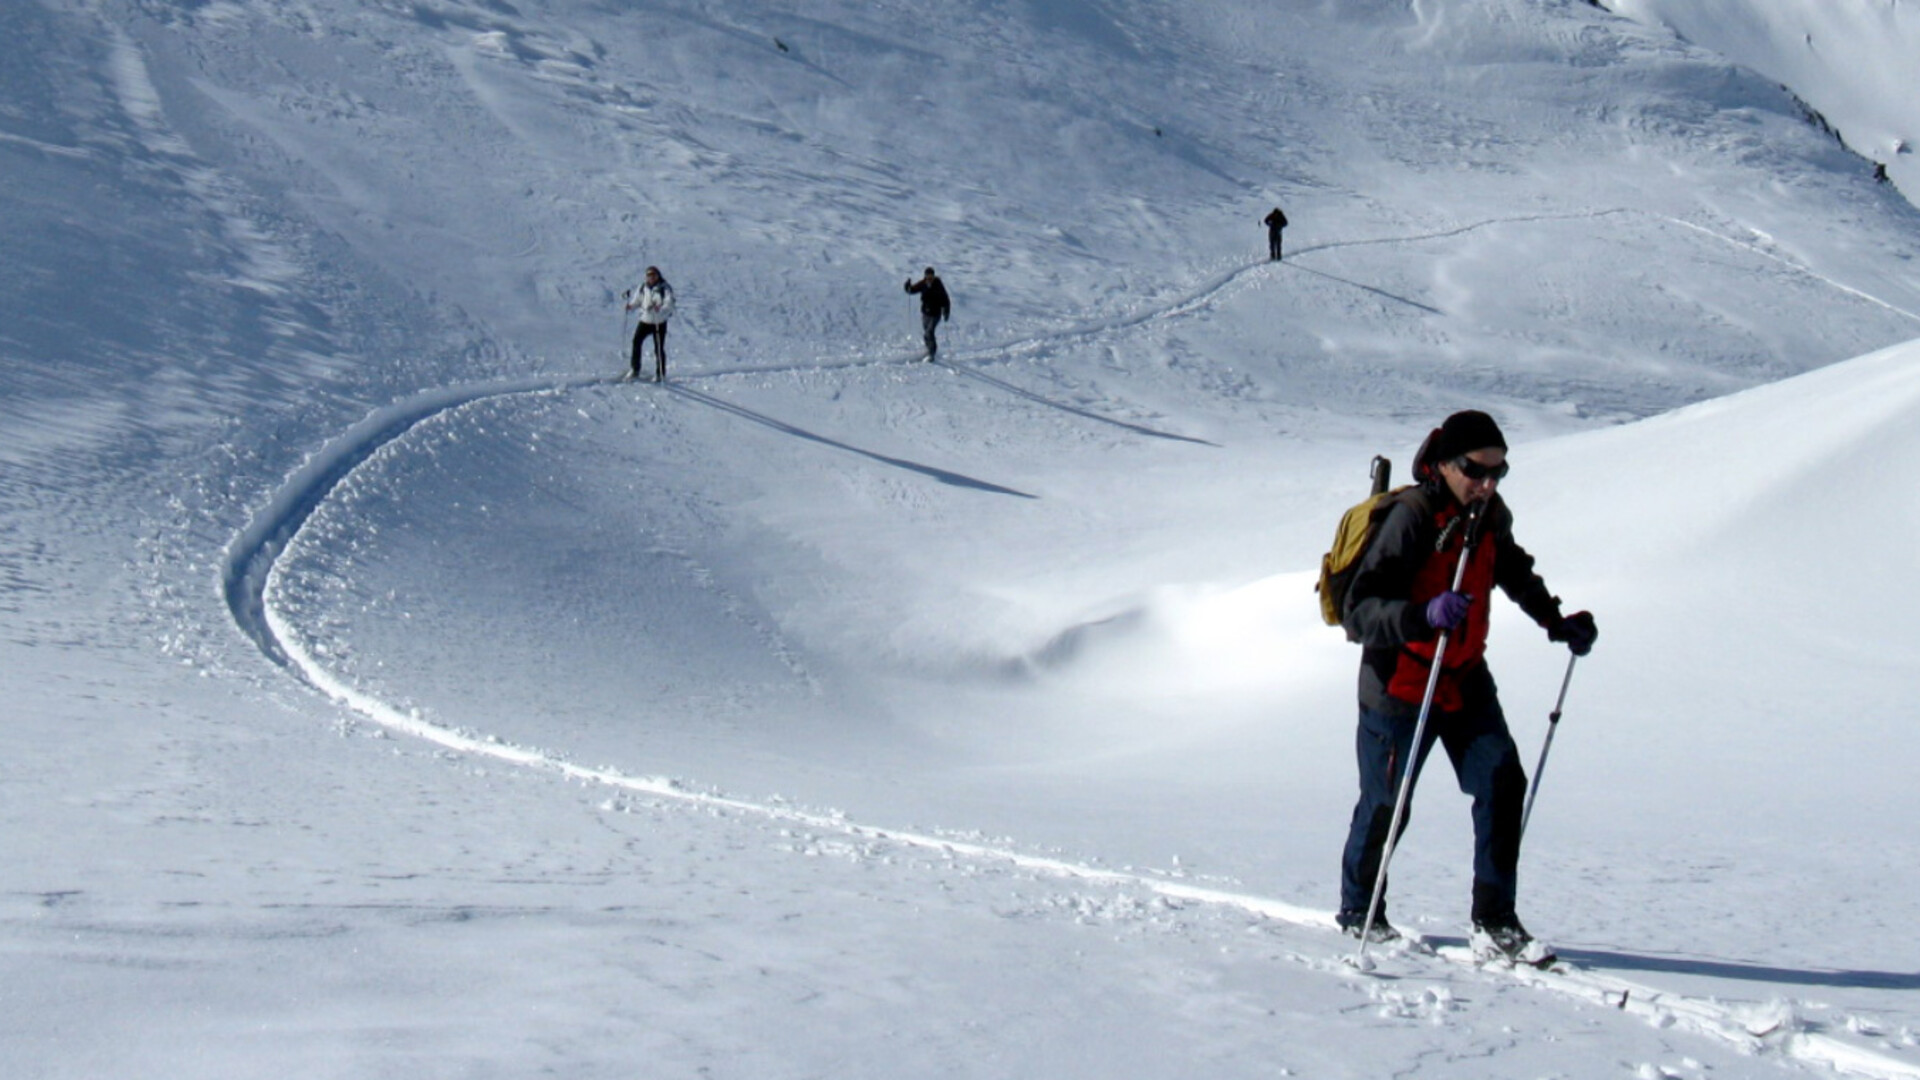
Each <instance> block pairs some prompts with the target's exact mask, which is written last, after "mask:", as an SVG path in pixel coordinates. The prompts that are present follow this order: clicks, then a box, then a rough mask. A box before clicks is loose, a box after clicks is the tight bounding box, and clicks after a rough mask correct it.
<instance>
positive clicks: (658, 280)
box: [627, 266, 673, 382]
mask: <svg viewBox="0 0 1920 1080" xmlns="http://www.w3.org/2000/svg"><path fill="white" fill-rule="evenodd" d="M627 310H628V311H638V312H639V313H640V325H639V326H636V327H634V328H633V367H632V370H631V371H630V372H629V373H628V375H627V377H628V378H629V379H637V378H639V377H640V346H642V345H644V344H646V340H647V339H648V338H652V339H653V367H654V370H653V381H654V382H666V381H667V316H669V315H672V314H673V286H671V285H669V284H667V279H666V278H663V277H661V276H660V268H659V267H657V266H649V267H647V278H646V280H645V281H643V282H641V283H640V287H639V288H636V289H629V290H628V291H627Z"/></svg>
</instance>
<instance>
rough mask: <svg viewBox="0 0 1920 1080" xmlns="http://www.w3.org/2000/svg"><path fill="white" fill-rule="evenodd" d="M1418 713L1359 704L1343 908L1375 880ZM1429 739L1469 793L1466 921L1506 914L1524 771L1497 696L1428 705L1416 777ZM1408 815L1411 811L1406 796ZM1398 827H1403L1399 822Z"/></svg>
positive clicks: (1368, 894)
mask: <svg viewBox="0 0 1920 1080" xmlns="http://www.w3.org/2000/svg"><path fill="white" fill-rule="evenodd" d="M1418 719H1419V718H1418V717H1417V716H1414V715H1411V714H1409V715H1405V716H1396V715H1393V714H1390V713H1383V712H1377V711H1375V710H1373V709H1367V708H1362V709H1361V710H1360V732H1359V735H1358V736H1357V738H1356V740H1355V744H1356V747H1357V749H1358V752H1359V759H1360V801H1359V802H1358V803H1356V804H1355V805H1354V808H1353V823H1352V825H1351V826H1349V828H1348V831H1347V849H1346V853H1345V856H1344V858H1343V859H1342V861H1341V867H1340V909H1341V910H1342V911H1361V912H1364V911H1366V910H1367V904H1368V903H1369V902H1370V901H1371V900H1372V898H1373V882H1374V878H1375V876H1376V875H1377V874H1378V873H1379V871H1380V856H1381V853H1382V851H1383V850H1384V849H1385V846H1386V842H1387V830H1388V829H1390V828H1391V827H1392V826H1393V806H1394V800H1395V799H1396V798H1397V797H1398V795H1399V785H1400V777H1401V774H1402V773H1403V772H1404V771H1405V769H1406V760H1407V751H1408V749H1409V748H1410V747H1411V746H1412V744H1413V729H1414V727H1415V724H1416V722H1417V721H1418ZM1435 741H1438V742H1439V743H1440V745H1442V746H1444V747H1446V750H1447V757H1448V758H1449V759H1450V760H1451V761H1452V762H1453V773H1454V775H1455V776H1456V777H1458V778H1459V781H1460V790H1461V791H1462V792H1465V793H1466V794H1467V795H1470V796H1472V797H1473V919H1474V921H1475V922H1481V921H1485V920H1490V919H1491V920H1498V919H1503V918H1508V917H1511V916H1512V915H1513V913H1514V911H1513V902H1514V891H1515V887H1516V884H1517V877H1516V872H1517V869H1518V867H1519V863H1520V814H1521V811H1522V809H1523V808H1524V807H1525V805H1526V797H1527V773H1526V770H1525V769H1524V768H1522V767H1521V765H1520V751H1519V750H1518V749H1517V748H1516V747H1515V746H1514V745H1513V736H1512V734H1510V733H1509V732H1508V731H1507V719H1506V716H1505V715H1504V714H1503V713H1502V712H1501V711H1500V702H1499V701H1498V700H1497V699H1494V698H1489V699H1488V701H1487V703H1486V705H1485V706H1483V707H1477V708H1468V709H1463V710H1461V711H1459V712H1452V713H1447V712H1440V711H1439V710H1437V709H1436V710H1434V712H1433V713H1432V715H1430V716H1429V717H1428V718H1427V731H1426V737H1425V739H1423V740H1422V742H1423V745H1422V746H1421V747H1420V757H1419V760H1418V761H1417V762H1416V763H1415V765H1414V779H1415V780H1416V781H1417V780H1418V779H1419V775H1420V770H1421V769H1422V768H1424V767H1425V766H1426V762H1427V754H1428V753H1429V752H1430V751H1432V749H1433V744H1434V742H1435ZM1407 816H1408V817H1409V818H1411V817H1412V816H1413V803H1412V798H1411V796H1409V798H1408V803H1407ZM1401 827H1402V828H1403V829H1404V828H1405V827H1406V823H1405V822H1404V821H1403V822H1401ZM1383 903H1384V901H1383Z"/></svg>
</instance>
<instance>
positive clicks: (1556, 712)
mask: <svg viewBox="0 0 1920 1080" xmlns="http://www.w3.org/2000/svg"><path fill="white" fill-rule="evenodd" d="M1579 659H1580V657H1578V656H1569V657H1567V673H1566V675H1565V676H1563V677H1562V678H1561V680H1560V697H1559V698H1558V699H1556V700H1555V701H1554V703H1553V711H1552V712H1550V713H1548V714H1547V741H1546V742H1543V743H1541V744H1540V761H1539V763H1538V764H1536V765H1534V767H1533V783H1532V785H1530V786H1529V787H1528V788H1527V805H1526V808H1525V809H1524V810H1522V811H1520V835H1521V836H1525V835H1527V819H1529V818H1531V817H1533V798H1534V796H1536V795H1538V794H1540V776H1541V774H1542V773H1545V772H1546V771H1547V751H1549V750H1551V749H1553V733H1554V732H1555V731H1558V730H1559V729H1560V710H1561V708H1563V707H1564V706H1565V705H1566V703H1567V684H1568V683H1571V682H1572V681H1573V665H1574V662H1575V661H1577V660H1579Z"/></svg>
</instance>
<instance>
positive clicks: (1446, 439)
mask: <svg viewBox="0 0 1920 1080" xmlns="http://www.w3.org/2000/svg"><path fill="white" fill-rule="evenodd" d="M1428 444H1429V446H1430V449H1429V450H1428V452H1427V456H1426V462H1427V463H1428V464H1433V465H1437V464H1439V463H1440V462H1442V461H1452V460H1453V459H1454V458H1457V457H1459V456H1461V455H1462V454H1471V453H1473V452H1474V451H1475V450H1485V449H1488V448H1489V447H1498V448H1500V449H1502V450H1505V449H1506V448H1507V439H1506V436H1504V435H1502V434H1500V425H1499V424H1496V423H1494V422H1493V417H1491V416H1488V415H1487V414H1486V413H1483V412H1481V411H1479V410H1478V409H1467V410H1465V411H1463V412H1457V413H1454V414H1453V415H1452V416H1449V417H1447V419H1446V422H1445V423H1443V424H1441V425H1440V427H1439V429H1438V430H1436V431H1435V432H1434V433H1433V434H1432V435H1431V436H1430V437H1429V439H1428Z"/></svg>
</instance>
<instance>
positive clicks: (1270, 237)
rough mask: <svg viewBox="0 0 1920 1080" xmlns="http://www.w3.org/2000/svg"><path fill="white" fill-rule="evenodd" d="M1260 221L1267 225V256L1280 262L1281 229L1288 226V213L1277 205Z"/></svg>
mask: <svg viewBox="0 0 1920 1080" xmlns="http://www.w3.org/2000/svg"><path fill="white" fill-rule="evenodd" d="M1260 223H1261V224H1262V225H1265V226H1266V227H1267V258H1269V259H1272V260H1274V261H1275V262H1278V261H1279V259H1280V230H1282V229H1284V228H1286V227H1287V215H1286V214H1285V212H1283V211H1282V210H1281V209H1280V208H1279V207H1277V206H1276V207H1274V208H1273V212H1272V213H1270V214H1268V215H1267V216H1266V217H1264V218H1261V219H1260Z"/></svg>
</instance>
